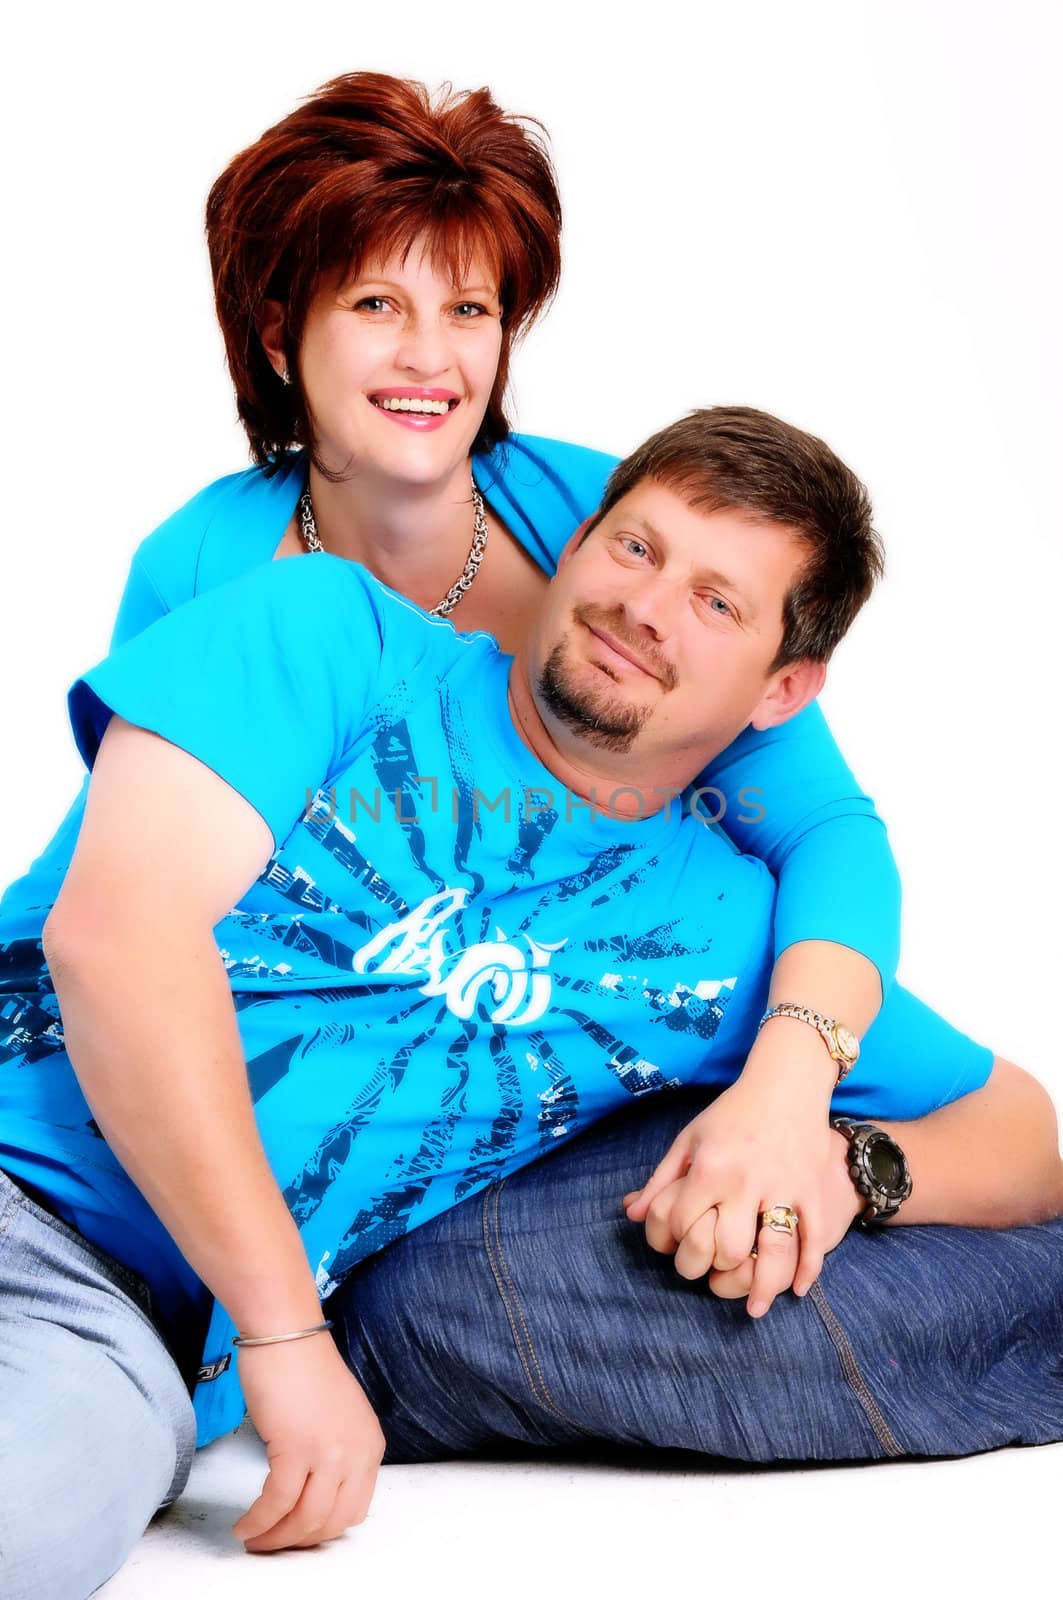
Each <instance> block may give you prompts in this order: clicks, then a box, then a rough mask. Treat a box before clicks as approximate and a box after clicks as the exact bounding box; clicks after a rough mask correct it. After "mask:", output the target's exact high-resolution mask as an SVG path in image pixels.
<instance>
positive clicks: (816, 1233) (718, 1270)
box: [624, 1079, 859, 1317]
mask: <svg viewBox="0 0 1063 1600" xmlns="http://www.w3.org/2000/svg"><path fill="white" fill-rule="evenodd" d="M845 1148H847V1141H846V1139H845V1136H844V1134H840V1133H837V1132H835V1131H834V1130H833V1129H832V1128H831V1127H830V1124H829V1122H828V1120H827V1117H826V1114H825V1112H824V1110H823V1109H822V1107H821V1106H817V1105H816V1104H815V1102H814V1101H813V1102H812V1103H811V1104H810V1103H809V1097H808V1096H807V1095H798V1094H797V1093H796V1092H795V1093H794V1094H792V1095H788V1094H780V1093H779V1091H778V1086H777V1085H766V1084H756V1083H746V1082H743V1080H742V1079H739V1080H738V1082H736V1083H735V1084H733V1085H732V1086H731V1087H730V1088H728V1089H725V1090H724V1091H723V1092H722V1093H721V1094H720V1095H719V1096H718V1097H717V1098H716V1099H715V1100H714V1101H713V1103H712V1104H711V1105H710V1106H709V1107H708V1108H707V1109H706V1110H705V1111H703V1112H701V1114H700V1115H699V1116H697V1117H695V1118H694V1120H693V1122H690V1123H688V1124H687V1126H686V1127H685V1128H684V1129H683V1130H682V1132H681V1133H680V1134H679V1135H678V1137H677V1138H676V1139H675V1140H674V1142H673V1144H672V1145H671V1148H670V1149H669V1150H668V1152H667V1154H666V1155H665V1157H664V1159H663V1160H662V1161H661V1162H660V1163H659V1164H658V1166H657V1167H656V1168H655V1170H654V1172H653V1173H652V1175H651V1177H650V1179H649V1181H648V1183H647V1184H646V1185H645V1187H644V1188H643V1189H641V1190H636V1191H633V1192H632V1193H631V1194H628V1195H625V1197H624V1206H625V1210H626V1212H627V1215H628V1217H629V1218H630V1220H631V1221H633V1222H644V1223H645V1225H646V1238H647V1241H648V1242H649V1244H650V1245H651V1246H652V1247H653V1249H655V1250H659V1251H662V1252H663V1253H665V1254H669V1255H672V1254H674V1256H675V1267H676V1271H677V1272H678V1273H679V1274H680V1276H681V1277H684V1278H690V1279H694V1278H700V1277H703V1276H704V1275H705V1274H706V1273H708V1274H709V1287H710V1289H711V1290H712V1291H713V1293H714V1294H717V1295H719V1296H721V1298H724V1299H740V1298H741V1297H742V1296H748V1304H747V1310H748V1312H749V1314H750V1316H753V1317H757V1316H763V1315H764V1313H765V1312H766V1311H767V1310H768V1309H769V1307H770V1306H771V1304H772V1301H773V1300H774V1299H775V1296H776V1295H778V1294H781V1293H782V1292H783V1291H784V1290H786V1289H788V1288H790V1287H791V1286H792V1287H793V1291H794V1293H795V1294H796V1295H804V1294H807V1293H808V1291H809V1289H810V1288H811V1287H812V1285H813V1283H814V1282H815V1281H816V1278H817V1277H818V1276H819V1273H820V1269H821V1268H822V1266H823V1259H824V1256H825V1255H826V1254H827V1252H828V1251H829V1250H833V1248H834V1246H835V1245H836V1244H837V1243H838V1242H839V1241H840V1240H841V1239H842V1238H843V1237H844V1235H845V1233H846V1232H847V1231H848V1229H849V1227H850V1225H851V1223H852V1221H853V1218H854V1217H855V1215H856V1213H857V1210H858V1209H859V1207H858V1204H857V1197H856V1191H855V1189H854V1187H853V1184H852V1182H851V1180H850V1178H849V1175H848V1172H847V1170H846V1163H845V1159H844V1150H845ZM775 1205H787V1206H792V1207H793V1209H794V1210H795V1211H796V1212H797V1215H798V1218H799V1223H798V1228H797V1231H796V1232H795V1233H793V1234H789V1233H785V1232H780V1231H777V1230H775V1229H772V1228H769V1227H761V1226H760V1213H761V1212H762V1211H766V1210H767V1209H768V1208H769V1207H771V1206H775ZM754 1245H756V1246H757V1254H756V1256H755V1257H754V1256H752V1255H751V1252H752V1250H753V1247H754Z"/></svg>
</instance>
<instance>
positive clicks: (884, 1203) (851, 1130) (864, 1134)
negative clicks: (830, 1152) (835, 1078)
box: [830, 1117, 912, 1228]
mask: <svg viewBox="0 0 1063 1600" xmlns="http://www.w3.org/2000/svg"><path fill="white" fill-rule="evenodd" d="M830 1125H831V1127H832V1128H837V1129H838V1131H839V1133H844V1134H845V1136H846V1138H847V1139H848V1141H849V1176H850V1178H852V1180H853V1183H854V1184H855V1185H856V1189H857V1192H858V1193H859V1194H860V1195H862V1197H863V1198H864V1199H865V1200H866V1201H867V1205H866V1207H865V1208H864V1210H863V1211H862V1212H861V1213H860V1216H859V1218H858V1219H857V1220H858V1221H859V1222H861V1223H862V1224H863V1226H864V1227H865V1228H866V1227H868V1226H869V1225H870V1224H872V1223H876V1222H885V1221H886V1219H887V1218H888V1217H895V1216H896V1215H897V1212H898V1211H899V1210H900V1209H901V1206H902V1205H903V1203H904V1201H905V1200H907V1198H908V1196H909V1195H910V1194H911V1192H912V1175H911V1173H910V1172H909V1170H908V1160H907V1157H906V1156H905V1154H904V1151H903V1150H902V1149H901V1147H900V1145H899V1144H898V1143H897V1141H896V1139H891V1138H890V1136H889V1134H888V1133H884V1132H883V1130H882V1129H881V1128H876V1127H875V1124H874V1123H873V1122H854V1121H852V1119H851V1118H849V1117H831V1119H830Z"/></svg>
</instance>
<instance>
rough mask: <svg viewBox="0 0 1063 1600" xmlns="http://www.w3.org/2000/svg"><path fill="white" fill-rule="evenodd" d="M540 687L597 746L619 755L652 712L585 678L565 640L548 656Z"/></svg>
mask: <svg viewBox="0 0 1063 1600" xmlns="http://www.w3.org/2000/svg"><path fill="white" fill-rule="evenodd" d="M585 672H590V673H599V672H600V669H598V668H597V667H592V666H587V667H585ZM538 688H539V694H540V697H541V699H542V701H543V704H544V705H545V706H546V707H547V708H548V709H549V710H550V711H551V712H552V713H553V715H554V716H555V717H556V718H557V719H558V720H559V721H560V722H563V723H564V725H565V727H566V728H568V729H569V731H570V732H572V733H574V734H575V735H576V736H577V738H580V739H583V740H584V741H585V742H586V743H587V744H589V745H591V746H592V747H593V748H594V749H596V750H610V751H613V752H614V753H615V754H617V755H621V754H623V753H624V752H625V751H627V750H630V748H631V746H632V744H633V743H634V742H635V739H636V738H637V737H638V735H639V734H640V733H641V731H642V729H643V728H644V727H645V725H646V719H647V718H648V717H649V715H650V707H649V706H647V705H640V704H638V703H637V702H635V703H633V702H632V701H630V700H627V699H624V698H623V697H621V696H613V695H609V694H607V693H606V692H605V691H604V690H603V689H602V688H600V687H599V686H598V685H596V684H594V683H592V682H587V681H585V673H578V672H576V671H575V670H574V669H573V668H572V666H571V665H570V663H569V662H567V661H566V660H565V651H564V645H563V644H558V645H555V647H554V649H553V650H552V651H551V653H550V655H549V657H548V658H547V661H546V664H545V666H544V667H543V670H542V672H541V673H540V675H539V684H538Z"/></svg>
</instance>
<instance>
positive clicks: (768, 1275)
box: [746, 1226, 798, 1317]
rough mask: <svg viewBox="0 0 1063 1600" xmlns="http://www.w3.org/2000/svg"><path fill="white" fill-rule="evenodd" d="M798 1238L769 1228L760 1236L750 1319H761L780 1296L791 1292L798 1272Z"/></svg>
mask: <svg viewBox="0 0 1063 1600" xmlns="http://www.w3.org/2000/svg"><path fill="white" fill-rule="evenodd" d="M797 1252H798V1243H797V1234H796V1233H781V1232H780V1231H779V1230H778V1229H777V1228H769V1227H767V1226H765V1227H763V1228H761V1230H760V1232H759V1233H758V1234H757V1255H756V1261H755V1264H754V1268H753V1287H752V1289H751V1290H750V1294H749V1302H748V1305H747V1307H746V1309H747V1311H748V1312H749V1315H750V1316H751V1317H762V1316H763V1315H764V1313H765V1312H766V1311H768V1310H769V1309H770V1308H771V1303H772V1301H773V1300H774V1299H775V1296H776V1295H777V1294H781V1293H782V1292H783V1290H784V1289H788V1288H789V1287H790V1285H791V1283H793V1281H794V1273H795V1272H796V1271H797Z"/></svg>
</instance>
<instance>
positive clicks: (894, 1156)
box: [865, 1136, 906, 1195]
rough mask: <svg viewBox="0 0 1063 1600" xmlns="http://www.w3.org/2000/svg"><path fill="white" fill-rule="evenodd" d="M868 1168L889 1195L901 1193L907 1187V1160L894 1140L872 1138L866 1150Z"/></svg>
mask: <svg viewBox="0 0 1063 1600" xmlns="http://www.w3.org/2000/svg"><path fill="white" fill-rule="evenodd" d="M865 1160H866V1162H867V1168H868V1171H869V1172H870V1174H871V1176H872V1178H874V1180H875V1182H876V1183H877V1184H878V1185H879V1187H880V1188H882V1189H884V1190H885V1191H886V1193H887V1194H889V1195H896V1194H900V1193H901V1192H902V1190H903V1189H904V1187H905V1181H906V1179H905V1170H904V1169H905V1162H904V1159H903V1157H902V1155H901V1153H900V1151H899V1150H898V1149H897V1146H896V1145H895V1144H894V1143H893V1142H892V1140H890V1139H887V1138H885V1137H884V1136H883V1137H882V1138H881V1139H871V1140H869V1142H868V1146H867V1150H866V1152H865Z"/></svg>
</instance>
